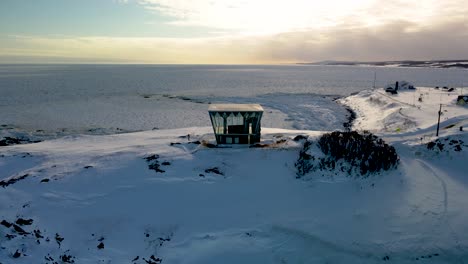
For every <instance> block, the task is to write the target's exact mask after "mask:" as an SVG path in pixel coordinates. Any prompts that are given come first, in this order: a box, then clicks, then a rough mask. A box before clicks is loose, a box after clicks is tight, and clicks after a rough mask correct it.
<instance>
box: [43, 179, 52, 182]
mask: <svg viewBox="0 0 468 264" xmlns="http://www.w3.org/2000/svg"><path fill="white" fill-rule="evenodd" d="M49 181H50V179H42V180H41V182H49Z"/></svg>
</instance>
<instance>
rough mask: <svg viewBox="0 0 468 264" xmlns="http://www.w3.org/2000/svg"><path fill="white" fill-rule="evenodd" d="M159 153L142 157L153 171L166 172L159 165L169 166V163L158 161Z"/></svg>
mask: <svg viewBox="0 0 468 264" xmlns="http://www.w3.org/2000/svg"><path fill="white" fill-rule="evenodd" d="M159 158H160V157H159V155H158V154H152V155H150V156H148V157H145V158H144V159H145V160H146V162H147V163H148V169H150V170H153V171H155V172H156V173H164V172H166V171H165V170H163V169H162V168H161V166H169V165H171V163H170V162H169V161H163V162H162V163H160V162H159Z"/></svg>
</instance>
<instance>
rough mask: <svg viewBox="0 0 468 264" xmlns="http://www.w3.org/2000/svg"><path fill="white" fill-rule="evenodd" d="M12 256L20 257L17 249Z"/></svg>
mask: <svg viewBox="0 0 468 264" xmlns="http://www.w3.org/2000/svg"><path fill="white" fill-rule="evenodd" d="M12 257H13V258H19V257H21V252H19V251H18V250H16V252H15V253H14V254H13V256H12Z"/></svg>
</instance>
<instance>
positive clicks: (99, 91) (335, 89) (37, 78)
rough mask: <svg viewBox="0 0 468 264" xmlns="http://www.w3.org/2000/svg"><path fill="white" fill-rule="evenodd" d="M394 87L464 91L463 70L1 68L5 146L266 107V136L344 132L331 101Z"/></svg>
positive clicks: (202, 121) (185, 122) (198, 122)
mask: <svg viewBox="0 0 468 264" xmlns="http://www.w3.org/2000/svg"><path fill="white" fill-rule="evenodd" d="M374 73H376V76H377V82H376V86H377V87H379V86H380V87H381V86H383V85H385V84H387V83H389V82H393V81H395V80H408V81H411V82H412V83H414V84H415V85H416V86H437V85H438V86H451V87H460V86H463V85H464V84H466V83H468V72H467V71H466V70H462V69H431V68H383V67H380V68H376V67H346V66H307V65H290V66H257V65H255V66H253V65H250V66H248V65H242V66H225V65H210V66H202V65H177V66H172V65H0V113H1V115H0V125H1V127H0V129H1V132H0V136H1V135H6V134H8V133H10V132H11V131H16V132H18V131H23V132H25V133H29V134H31V133H33V134H34V135H43V136H50V135H57V134H58V135H63V134H73V133H115V132H120V131H137V130H148V129H153V128H158V129H165V128H180V127H192V126H209V125H210V121H209V118H208V115H207V108H208V104H209V103H213V102H235V103H253V102H255V103H260V104H262V105H263V106H264V108H265V110H266V113H265V115H264V119H263V123H262V125H263V126H266V127H279V128H298V129H311V130H333V129H340V128H342V123H343V122H344V121H345V116H346V111H345V109H344V108H343V107H342V106H340V105H338V104H337V103H335V102H334V100H333V99H335V98H336V97H340V96H346V95H349V94H351V93H353V92H357V91H361V90H363V89H368V88H371V87H372V86H373V81H374Z"/></svg>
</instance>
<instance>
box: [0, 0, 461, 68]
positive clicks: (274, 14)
mask: <svg viewBox="0 0 468 264" xmlns="http://www.w3.org/2000/svg"><path fill="white" fill-rule="evenodd" d="M113 1H115V4H116V5H130V4H136V5H139V6H141V7H143V8H144V10H146V12H150V13H152V14H153V15H154V16H155V17H161V16H162V17H164V20H163V21H162V22H161V21H160V20H157V21H156V22H153V21H148V22H147V23H145V24H146V25H145V26H148V25H150V26H151V27H152V30H153V31H154V32H158V31H159V30H160V29H161V26H162V24H161V23H163V24H164V26H165V27H166V28H167V27H170V28H173V29H184V30H185V31H190V30H192V29H195V28H197V30H202V31H204V32H205V34H201V35H200V36H198V37H194V36H189V35H186V36H178V37H148V36H144V35H143V36H141V37H129V36H125V35H124V36H89V35H88V36H72V35H73V34H70V35H63V33H61V34H62V36H59V37H57V36H54V37H51V36H28V35H26V36H25V35H21V34H18V35H20V36H12V35H10V36H6V37H5V36H4V39H5V40H6V41H3V44H0V56H23V57H27V56H32V57H38V58H41V56H42V57H50V58H58V59H60V58H61V59H63V60H64V61H65V62H66V61H70V60H75V59H76V58H80V59H86V60H91V61H93V60H94V61H101V62H132V63H134V62H137V63H140V62H141V63H290V62H304V61H317V60H324V59H338V60H385V59H435V58H446V59H453V58H459V57H468V51H467V49H466V48H464V43H466V42H467V41H468V30H467V29H468V22H467V18H466V14H468V4H466V3H465V2H464V0H445V1H439V0H419V1H408V0H407V1H403V0H387V1H382V0H353V1H343V0H341V1H340V0H328V1H326V0H320V1H318V0H288V1H279V0H269V1H268V0H250V1H249V0H229V1H228V0H216V1H213V0H192V1H188V0H186V1H184V0H113ZM121 23H126V21H122V22H121ZM118 27H119V25H116V28H118ZM59 34H60V33H59ZM0 37H1V36H0ZM54 60H55V59H54Z"/></svg>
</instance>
